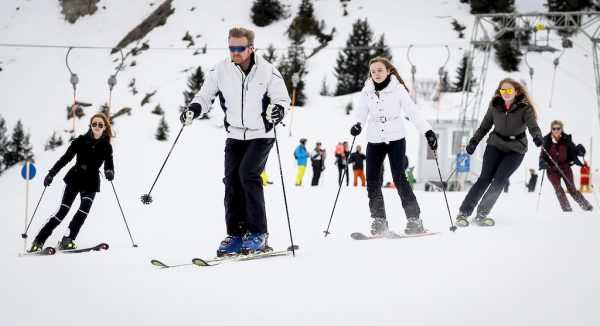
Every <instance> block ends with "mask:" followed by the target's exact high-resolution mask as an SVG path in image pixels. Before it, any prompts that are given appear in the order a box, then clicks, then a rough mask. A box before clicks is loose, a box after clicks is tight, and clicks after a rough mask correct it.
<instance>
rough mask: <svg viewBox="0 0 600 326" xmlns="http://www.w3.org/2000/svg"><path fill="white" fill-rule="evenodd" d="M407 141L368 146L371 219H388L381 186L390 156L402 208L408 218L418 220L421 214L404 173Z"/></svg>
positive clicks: (370, 144)
mask: <svg viewBox="0 0 600 326" xmlns="http://www.w3.org/2000/svg"><path fill="white" fill-rule="evenodd" d="M405 152H406V140H405V139H404V138H402V139H400V140H395V141H392V142H390V143H389V144H386V143H376V144H374V143H368V144H367V193H368V195H369V209H370V210H371V217H373V218H375V217H380V218H386V215H385V205H384V202H383V193H382V192H381V185H382V183H383V169H382V168H383V160H384V159H385V156H386V155H389V161H390V168H391V171H392V177H393V179H394V184H395V185H396V190H397V191H398V195H400V200H401V201H402V208H404V213H405V214H406V217H407V218H418V217H419V215H420V214H421V209H420V208H419V203H417V198H416V197H415V194H414V193H413V190H412V188H411V187H410V184H409V183H408V180H407V179H406V174H405V173H404V165H405V163H404V157H405Z"/></svg>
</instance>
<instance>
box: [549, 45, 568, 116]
mask: <svg viewBox="0 0 600 326" xmlns="http://www.w3.org/2000/svg"><path fill="white" fill-rule="evenodd" d="M564 53H565V49H564V48H563V49H562V51H561V52H560V54H559V55H558V57H556V58H554V60H553V61H552V64H554V70H553V71H552V86H551V88H550V102H549V103H548V108H552V97H553V95H554V82H555V81H556V68H557V67H558V64H559V63H560V57H562V55H563V54H564Z"/></svg>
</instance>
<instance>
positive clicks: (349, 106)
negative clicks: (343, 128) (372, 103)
mask: <svg viewBox="0 0 600 326" xmlns="http://www.w3.org/2000/svg"><path fill="white" fill-rule="evenodd" d="M353 109H354V106H353V105H352V101H350V102H348V104H346V115H350V112H352V110H353Z"/></svg>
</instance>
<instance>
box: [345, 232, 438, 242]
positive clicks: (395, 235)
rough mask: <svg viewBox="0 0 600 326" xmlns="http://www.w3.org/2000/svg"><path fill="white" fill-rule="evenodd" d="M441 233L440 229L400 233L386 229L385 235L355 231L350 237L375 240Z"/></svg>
mask: <svg viewBox="0 0 600 326" xmlns="http://www.w3.org/2000/svg"><path fill="white" fill-rule="evenodd" d="M438 233H440V232H439V231H426V232H423V233H415V234H398V233H396V232H394V231H386V232H384V234H383V235H375V236H369V235H365V234H363V233H360V232H354V233H352V234H351V235H350V237H351V238H352V239H354V240H375V239H404V238H416V237H424V236H428V235H434V234H438Z"/></svg>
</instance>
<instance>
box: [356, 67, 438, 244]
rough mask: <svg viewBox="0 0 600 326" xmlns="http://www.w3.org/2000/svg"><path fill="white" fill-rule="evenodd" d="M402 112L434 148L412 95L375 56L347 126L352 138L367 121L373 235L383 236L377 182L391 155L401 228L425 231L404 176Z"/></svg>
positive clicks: (431, 134) (383, 217)
mask: <svg viewBox="0 0 600 326" xmlns="http://www.w3.org/2000/svg"><path fill="white" fill-rule="evenodd" d="M402 112H404V113H405V114H406V115H408V117H409V118H410V121H411V122H412V123H413V124H414V125H415V126H416V127H417V129H418V130H419V131H420V132H421V133H422V134H424V135H425V137H426V139H427V143H428V145H429V147H430V148H431V149H432V150H436V149H437V137H436V135H435V133H434V132H433V130H432V128H431V125H429V123H427V121H425V119H423V117H422V116H421V115H420V114H419V112H418V111H417V110H416V108H415V104H414V102H413V101H412V99H411V98H410V95H409V91H408V88H407V87H406V85H405V84H404V81H403V80H402V77H400V74H399V73H398V70H397V69H396V67H394V65H393V64H392V63H391V62H390V60H388V59H387V58H383V57H375V58H373V59H371V61H370V62H369V78H368V79H367V80H366V81H365V86H364V87H363V89H362V91H361V96H360V104H359V105H358V107H357V109H356V113H355V118H356V121H357V122H356V124H355V125H353V126H352V128H351V129H350V134H351V135H352V136H355V137H356V136H358V135H359V134H360V133H361V130H362V126H363V125H364V124H365V122H366V121H367V118H369V120H368V123H367V141H368V144H367V153H366V154H367V194H368V196H369V209H370V211H371V217H372V218H373V222H372V223H371V234H372V235H374V236H379V235H383V234H384V232H385V231H387V230H388V221H387V219H386V218H387V216H386V213H385V205H384V202H383V194H382V191H381V186H382V183H383V174H382V168H383V160H384V159H385V157H386V155H389V161H390V169H391V172H392V177H393V180H394V184H395V186H396V189H397V191H398V194H399V195H400V199H401V201H402V207H403V208H404V213H405V214H406V218H407V223H406V229H405V230H404V232H405V233H406V234H415V233H423V232H426V231H425V229H424V227H423V221H422V220H421V217H420V214H421V209H420V207H419V203H418V202H417V198H416V197H415V195H414V193H413V190H412V188H411V187H410V185H409V183H408V180H407V179H406V174H405V168H406V164H405V162H404V160H405V152H406V139H405V137H406V127H405V125H404V117H403V116H402Z"/></svg>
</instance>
